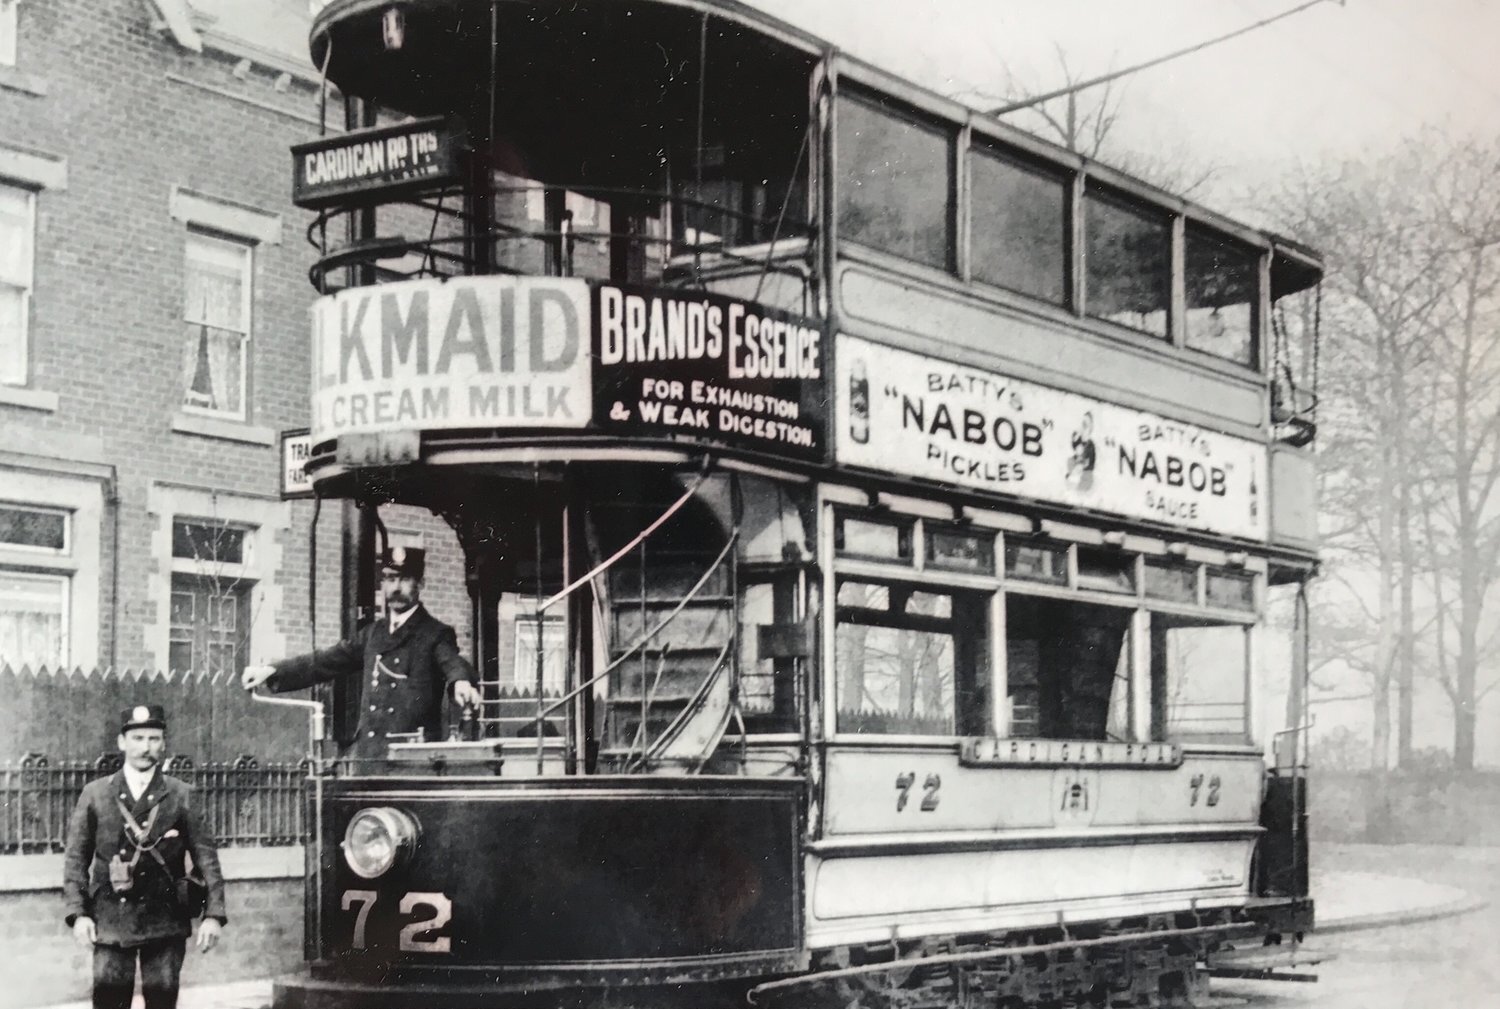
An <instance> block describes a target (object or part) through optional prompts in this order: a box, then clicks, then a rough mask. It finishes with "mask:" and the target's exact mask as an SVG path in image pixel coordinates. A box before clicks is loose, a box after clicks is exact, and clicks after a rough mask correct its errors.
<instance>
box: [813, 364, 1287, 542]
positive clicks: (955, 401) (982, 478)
mask: <svg viewBox="0 0 1500 1009" xmlns="http://www.w3.org/2000/svg"><path fill="white" fill-rule="evenodd" d="M837 360H838V385H837V388H838V390H839V395H838V397H837V414H838V420H837V424H838V439H837V446H836V452H837V456H838V461H839V462H840V463H843V464H845V465H851V466H863V467H866V468H868V469H874V470H882V471H884V472H887V473H896V474H900V475H903V476H911V477H918V478H926V479H929V480H937V481H942V482H944V483H950V484H958V485H959V486H962V487H970V488H974V489H976V490H981V491H990V492H993V493H997V494H1011V495H1015V496H1017V497H1023V498H1030V499H1032V500H1035V501H1047V502H1052V503H1055V504H1064V505H1072V506H1075V507H1079V508H1092V509H1097V510H1099V511H1104V512H1111V513H1113V514H1116V515H1123V516H1128V517H1129V518H1133V519H1150V520H1154V521H1157V522H1163V523H1166V524H1167V525H1172V526H1177V527H1180V528H1184V529H1201V530H1206V531H1208V532H1213V533H1221V534H1224V535H1228V536H1243V537H1245V538H1247V539H1258V540H1263V539H1265V538H1266V536H1267V534H1268V524H1267V521H1266V508H1265V498H1264V497H1263V494H1264V492H1265V487H1266V478H1267V459H1268V453H1267V450H1266V446H1265V445H1264V444H1261V443H1257V442H1254V441H1251V440H1249V439H1247V438H1235V437H1231V436H1229V435H1225V434H1220V433H1218V432H1216V431H1209V430H1206V429H1204V428H1201V427H1195V426H1194V425H1192V424H1185V423H1183V422H1181V421H1175V420H1170V419H1168V418H1165V417H1161V416H1158V415H1156V414H1150V413H1145V412H1143V411H1140V410H1132V409H1130V408H1128V407H1123V406H1117V405H1115V404H1113V403H1105V402H1103V401H1101V400H1096V399H1092V398H1090V397H1087V396H1080V395H1078V394H1077V393H1071V392H1063V391H1062V390H1060V389H1053V388H1049V387H1047V386H1044V385H1038V384H1036V383H1034V382H1025V381H1021V380H1020V379H1016V378H1012V377H1011V376H1008V375H1002V374H999V373H997V372H991V371H981V370H979V369H977V368H970V367H968V366H966V365H961V364H954V363H951V362H947V361H941V360H938V359H936V358H931V357H923V356H921V355H918V354H913V353H911V352H909V351H905V350H897V349H896V348H894V347H887V346H883V345H880V344H875V343H870V342H869V341H866V340H861V339H858V338H857V337H851V336H845V335H840V337H839V341H838V357H837Z"/></svg>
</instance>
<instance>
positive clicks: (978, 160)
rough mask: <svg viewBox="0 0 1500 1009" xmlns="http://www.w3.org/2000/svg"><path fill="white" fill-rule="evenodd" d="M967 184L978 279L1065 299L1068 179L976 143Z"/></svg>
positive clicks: (1059, 301)
mask: <svg viewBox="0 0 1500 1009" xmlns="http://www.w3.org/2000/svg"><path fill="white" fill-rule="evenodd" d="M969 189H970V193H971V194H972V195H971V198H970V206H971V207H972V208H973V210H972V212H971V213H972V217H973V219H972V223H971V225H970V229H969V231H970V239H969V245H970V259H971V266H970V271H971V272H972V273H973V275H974V278H975V279H976V280H982V281H984V282H985V283H989V284H994V285H996V286H997V287H1004V288H1007V289H1009V290H1012V291H1017V292H1019V293H1021V294H1028V295H1030V296H1032V297H1033V298H1041V299H1042V300H1043V301H1050V302H1052V303H1053V304H1054V305H1065V304H1067V302H1068V241H1067V236H1068V216H1067V208H1068V202H1069V201H1068V180H1067V179H1066V178H1065V177H1063V176H1059V175H1056V174H1054V173H1051V172H1045V171H1042V170H1041V169H1038V168H1033V167H1031V166H1029V165H1023V164H1021V163H1019V162H1018V161H1015V160H1013V159H1011V158H1008V157H1004V156H1002V155H1000V154H998V153H996V152H993V151H989V150H985V149H983V148H975V149H974V150H973V152H972V153H971V155H970V157H969Z"/></svg>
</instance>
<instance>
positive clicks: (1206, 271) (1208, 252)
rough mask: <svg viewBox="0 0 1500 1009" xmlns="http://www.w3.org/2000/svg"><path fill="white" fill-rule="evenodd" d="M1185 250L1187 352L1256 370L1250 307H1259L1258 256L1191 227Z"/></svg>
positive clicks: (1216, 235) (1243, 246)
mask: <svg viewBox="0 0 1500 1009" xmlns="http://www.w3.org/2000/svg"><path fill="white" fill-rule="evenodd" d="M1184 246H1185V248H1184V253H1183V255H1184V267H1185V270H1186V279H1185V283H1186V287H1187V317H1186V319H1185V320H1184V321H1185V324H1186V330H1187V333H1186V337H1185V339H1186V342H1187V345H1188V347H1190V348H1192V349H1193V350H1201V351H1203V352H1204V353H1207V354H1212V355H1214V356H1215V357H1221V358H1223V359H1224V360H1226V361H1234V362H1235V363H1237V364H1244V365H1249V366H1250V367H1254V366H1255V365H1256V363H1257V361H1256V356H1257V348H1256V346H1255V331H1254V328H1253V324H1252V319H1253V318H1254V316H1253V313H1252V311H1251V305H1253V304H1254V303H1255V302H1256V301H1257V298H1256V291H1257V289H1258V286H1259V285H1258V278H1259V275H1260V271H1259V269H1258V267H1259V259H1260V253H1258V252H1257V251H1256V250H1254V249H1252V248H1250V247H1249V246H1246V245H1241V244H1240V243H1238V242H1235V241H1233V240H1232V239H1230V238H1228V237H1225V236H1223V235H1219V234H1218V233H1216V232H1212V231H1209V230H1208V229H1206V228H1202V227H1195V226H1193V225H1191V224H1189V225H1188V226H1187V231H1186V234H1185V241H1184Z"/></svg>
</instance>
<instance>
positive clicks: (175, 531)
mask: <svg viewBox="0 0 1500 1009" xmlns="http://www.w3.org/2000/svg"><path fill="white" fill-rule="evenodd" d="M246 531H247V530H245V529H240V528H236V527H235V526H230V525H225V524H223V523H220V522H211V521H210V522H191V521H177V522H173V523H172V556H173V557H180V558H182V559H184V560H190V561H205V562H208V563H219V564H243V563H245V533H246Z"/></svg>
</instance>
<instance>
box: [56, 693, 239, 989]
mask: <svg viewBox="0 0 1500 1009" xmlns="http://www.w3.org/2000/svg"><path fill="white" fill-rule="evenodd" d="M166 730H167V721H166V715H165V713H164V712H163V711H162V709H161V708H160V707H159V706H158V705H155V704H142V705H137V706H135V707H132V708H127V709H125V711H124V712H123V713H122V714H121V717H120V736H119V740H118V743H119V746H120V751H121V752H122V753H123V754H124V755H125V763H124V766H123V767H121V768H120V770H119V771H117V772H116V773H115V774H113V775H112V776H110V777H108V778H100V779H99V780H98V781H93V782H90V783H89V784H88V785H86V786H85V787H84V789H83V794H82V795H81V796H79V797H78V804H77V805H76V806H75V807H74V809H73V816H72V819H71V820H69V821H68V843H67V849H66V853H65V854H64V856H63V902H64V905H65V907H66V912H67V914H66V918H65V919H64V920H65V921H66V922H67V923H68V927H70V928H71V929H72V930H73V936H74V938H76V939H77V940H78V942H79V943H80V944H82V945H85V946H92V947H93V950H94V1009H127V1007H128V1006H129V1005H130V1002H131V997H132V996H133V995H134V993H135V969H136V961H137V960H139V961H140V967H141V987H142V990H143V994H144V996H145V1002H146V1009H173V1007H175V1006H176V1005H177V985H178V979H179V977H180V975H181V972H182V958H183V954H184V953H185V952H186V949H187V938H188V936H190V935H192V934H193V923H192V920H193V918H194V917H196V916H197V915H198V914H202V915H203V921H202V924H200V925H199V926H198V943H197V945H198V948H199V949H200V950H202V951H203V952H205V953H207V952H208V951H209V950H211V949H213V948H214V945H215V944H216V943H217V942H218V939H219V930H220V929H221V928H222V927H223V926H224V924H225V922H227V921H228V919H227V918H226V917H225V914H224V877H223V875H222V874H221V873H220V871H219V854H218V851H217V850H216V849H215V848H214V839H213V836H212V835H211V834H210V833H209V832H208V830H207V829H206V828H205V827H204V825H203V821H202V820H201V819H200V818H199V815H198V810H197V808H196V807H195V805H194V796H193V790H192V788H191V787H190V786H189V785H188V784H187V783H186V782H182V781H179V780H177V779H176V778H173V777H171V776H169V775H166V774H163V773H162V772H161V768H160V766H159V765H160V764H161V759H162V753H163V751H164V750H165V748H166ZM189 855H191V857H192V861H193V870H192V871H193V872H194V873H196V874H198V876H199V878H198V879H196V880H190V879H189V871H188V867H187V857H188V856H189Z"/></svg>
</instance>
